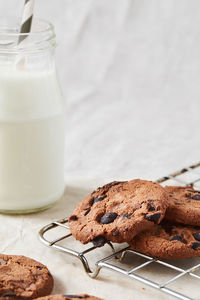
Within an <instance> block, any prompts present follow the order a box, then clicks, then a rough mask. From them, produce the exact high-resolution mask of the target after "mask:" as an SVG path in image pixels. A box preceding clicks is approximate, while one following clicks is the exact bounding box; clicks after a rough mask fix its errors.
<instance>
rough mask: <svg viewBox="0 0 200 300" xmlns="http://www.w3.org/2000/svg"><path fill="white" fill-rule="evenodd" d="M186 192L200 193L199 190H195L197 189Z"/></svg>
mask: <svg viewBox="0 0 200 300" xmlns="http://www.w3.org/2000/svg"><path fill="white" fill-rule="evenodd" d="M188 192H192V193H198V194H200V191H197V190H188Z"/></svg>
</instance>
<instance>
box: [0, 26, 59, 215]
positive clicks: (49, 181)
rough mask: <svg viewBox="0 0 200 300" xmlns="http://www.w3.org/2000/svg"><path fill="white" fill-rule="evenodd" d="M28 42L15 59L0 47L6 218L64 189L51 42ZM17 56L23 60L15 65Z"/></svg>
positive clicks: (1, 207) (0, 155)
mask: <svg viewBox="0 0 200 300" xmlns="http://www.w3.org/2000/svg"><path fill="white" fill-rule="evenodd" d="M38 26H39V25H38ZM40 26H47V27H48V24H46V23H45V24H43V23H42V24H40ZM38 34H39V33H38ZM49 34H52V33H50V32H48V35H49ZM30 35H31V34H30ZM8 38H9V39H11V40H12V38H13V37H12V36H11V35H9V36H8V37H7V39H8ZM40 38H41V37H40ZM13 39H14V38H13ZM29 39H30V41H29V43H28V42H26V47H27V48H25V49H23V52H21V53H20V54H19V53H17V52H16V50H15V52H14V50H13V47H12V46H9V49H7V48H6V50H7V52H6V51H5V43H4V44H3V47H1V46H0V211H1V212H8V213H9V212H10V213H26V212H32V211H37V210H40V209H43V208H46V207H48V206H49V205H51V204H52V203H54V202H55V201H57V200H58V199H60V197H61V196H62V194H63V190H64V133H65V130H64V129H65V124H64V122H65V120H64V119H65V109H64V103H63V98H62V93H61V90H60V86H59V83H58V79H57V76H56V70H55V64H54V41H53V39H54V35H53V36H52V40H51V43H50V42H49V41H46V40H47V35H46V37H44V36H43V37H42V43H41V42H40V43H38V44H35V37H34V42H33V41H32V40H31V37H30V38H29ZM45 39H46V40H45ZM44 40H45V43H44ZM0 41H1V33H0ZM31 41H32V43H31ZM13 43H14V42H13ZM27 43H28V46H27ZM48 43H50V44H48ZM0 44H1V43H0ZM39 44H40V45H39ZM2 49H3V50H2ZM19 55H20V56H21V57H23V58H22V59H24V57H25V61H23V65H20V66H16V65H15V64H16V56H18V59H19Z"/></svg>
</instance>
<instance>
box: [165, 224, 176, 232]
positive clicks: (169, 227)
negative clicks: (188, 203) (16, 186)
mask: <svg viewBox="0 0 200 300" xmlns="http://www.w3.org/2000/svg"><path fill="white" fill-rule="evenodd" d="M174 228H175V226H173V225H168V226H166V228H165V231H166V233H169V234H171V232H172V230H173V229H174Z"/></svg>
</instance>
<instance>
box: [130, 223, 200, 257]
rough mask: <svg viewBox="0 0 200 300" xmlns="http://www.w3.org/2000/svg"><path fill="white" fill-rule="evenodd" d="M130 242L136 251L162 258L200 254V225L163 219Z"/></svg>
mask: <svg viewBox="0 0 200 300" xmlns="http://www.w3.org/2000/svg"><path fill="white" fill-rule="evenodd" d="M129 244H130V246H131V247H132V248H133V249H134V250H136V251H139V252H142V253H144V254H148V255H152V256H155V257H160V258H188V257H195V256H200V227H198V226H196V227H193V226H189V225H180V224H174V223H171V222H168V221H162V222H161V224H160V225H155V226H154V228H152V229H151V230H148V231H145V232H141V233H139V234H138V235H137V236H136V237H134V239H133V240H132V241H131V242H130V243H129Z"/></svg>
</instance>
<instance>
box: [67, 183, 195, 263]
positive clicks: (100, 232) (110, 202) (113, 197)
mask: <svg viewBox="0 0 200 300" xmlns="http://www.w3.org/2000/svg"><path fill="white" fill-rule="evenodd" d="M69 226H70V230H71V233H72V235H73V236H74V237H75V238H76V239H77V240H79V241H81V242H82V243H83V244H86V243H89V242H93V244H94V246H96V247H101V246H103V245H104V244H105V243H107V242H108V241H111V242H115V243H123V242H127V243H129V245H130V246H131V247H132V248H133V249H134V250H137V251H140V252H142V253H144V254H148V255H152V256H155V257H160V258H187V257H195V256H200V192H199V191H197V190H194V189H193V188H192V187H179V186H167V187H162V186H161V185H159V184H158V183H154V182H151V181H146V180H140V179H136V180H131V181H126V182H112V183H109V184H107V185H105V186H103V187H100V188H98V189H97V190H96V191H94V192H93V193H91V194H90V195H89V196H87V197H86V198H85V199H83V200H82V201H81V202H80V203H79V204H78V206H77V207H76V208H75V210H74V212H73V214H72V215H71V216H70V218H69Z"/></svg>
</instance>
